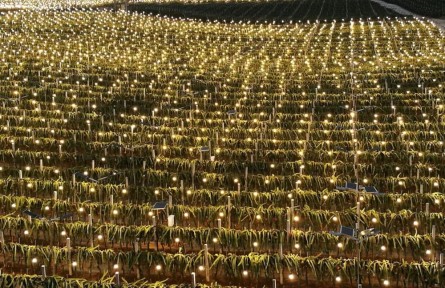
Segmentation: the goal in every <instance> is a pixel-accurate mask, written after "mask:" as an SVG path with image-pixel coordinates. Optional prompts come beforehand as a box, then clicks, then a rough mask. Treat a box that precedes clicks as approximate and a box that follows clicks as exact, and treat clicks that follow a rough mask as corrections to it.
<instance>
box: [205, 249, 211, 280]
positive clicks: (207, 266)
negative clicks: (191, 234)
mask: <svg viewBox="0 0 445 288" xmlns="http://www.w3.org/2000/svg"><path fill="white" fill-rule="evenodd" d="M204 264H205V270H206V281H207V282H209V281H210V266H209V247H208V245H207V244H204Z"/></svg>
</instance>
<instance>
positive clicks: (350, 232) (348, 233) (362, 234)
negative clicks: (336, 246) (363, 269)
mask: <svg viewBox="0 0 445 288" xmlns="http://www.w3.org/2000/svg"><path fill="white" fill-rule="evenodd" d="M357 224H358V223H357ZM357 226H358V225H357ZM329 233H330V234H331V235H334V236H338V237H339V236H344V237H347V238H350V239H352V240H354V241H356V243H357V261H356V263H357V288H362V283H361V279H360V261H361V250H362V249H361V244H362V242H363V240H365V239H368V238H369V237H371V236H375V235H377V234H378V233H379V231H378V230H376V229H374V228H369V229H365V230H361V231H360V230H359V229H358V228H357V229H354V228H351V227H346V226H341V227H340V231H339V232H335V231H329Z"/></svg>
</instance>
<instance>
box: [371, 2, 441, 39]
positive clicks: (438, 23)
mask: <svg viewBox="0 0 445 288" xmlns="http://www.w3.org/2000/svg"><path fill="white" fill-rule="evenodd" d="M371 1H373V2H375V3H378V4H380V5H382V6H383V7H385V8H387V9H391V10H394V11H395V12H397V13H399V14H402V15H406V16H414V17H417V18H426V19H429V20H431V21H433V23H434V24H436V26H437V27H438V28H439V29H441V30H442V31H443V32H445V18H441V19H438V18H430V17H424V16H421V15H418V14H416V13H413V12H411V11H408V10H406V9H404V8H402V7H400V6H398V5H395V4H390V3H387V2H385V1H382V0H371Z"/></svg>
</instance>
